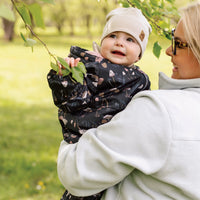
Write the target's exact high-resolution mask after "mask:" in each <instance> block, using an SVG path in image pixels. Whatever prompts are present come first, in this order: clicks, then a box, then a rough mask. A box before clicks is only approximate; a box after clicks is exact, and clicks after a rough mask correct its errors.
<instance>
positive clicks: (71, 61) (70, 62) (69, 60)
mask: <svg viewBox="0 0 200 200" xmlns="http://www.w3.org/2000/svg"><path fill="white" fill-rule="evenodd" d="M80 60H81V59H80V58H76V59H74V58H73V57H67V58H65V61H66V62H67V64H68V65H69V66H70V67H76V66H77V65H78V63H79V61H80Z"/></svg>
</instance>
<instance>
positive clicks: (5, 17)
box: [0, 2, 15, 41]
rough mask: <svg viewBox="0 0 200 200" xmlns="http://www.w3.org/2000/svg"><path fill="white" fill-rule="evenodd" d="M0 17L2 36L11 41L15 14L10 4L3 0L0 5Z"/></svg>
mask: <svg viewBox="0 0 200 200" xmlns="http://www.w3.org/2000/svg"><path fill="white" fill-rule="evenodd" d="M0 17H1V18H2V24H3V30H4V38H5V39H6V40H7V41H12V39H13V37H14V26H15V14H14V12H13V7H12V5H11V4H8V3H7V2H4V4H1V5H0Z"/></svg>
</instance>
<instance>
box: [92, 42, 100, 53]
mask: <svg viewBox="0 0 200 200" xmlns="http://www.w3.org/2000/svg"><path fill="white" fill-rule="evenodd" d="M92 48H93V51H94V52H97V53H99V54H100V48H101V47H100V46H99V45H98V44H97V43H96V42H93V43H92Z"/></svg>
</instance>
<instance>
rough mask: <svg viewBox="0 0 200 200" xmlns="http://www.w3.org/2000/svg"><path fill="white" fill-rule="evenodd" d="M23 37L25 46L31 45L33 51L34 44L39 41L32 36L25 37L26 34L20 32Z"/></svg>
mask: <svg viewBox="0 0 200 200" xmlns="http://www.w3.org/2000/svg"><path fill="white" fill-rule="evenodd" d="M20 35H21V38H22V39H23V40H24V46H25V47H31V49H32V51H33V46H34V45H35V44H36V43H37V42H36V41H35V40H33V39H31V38H27V39H26V38H25V37H24V35H23V34H22V33H20Z"/></svg>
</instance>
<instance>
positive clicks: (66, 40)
mask: <svg viewBox="0 0 200 200" xmlns="http://www.w3.org/2000/svg"><path fill="white" fill-rule="evenodd" d="M51 1H52V2H51ZM25 2H26V3H30V4H33V3H34V2H37V3H38V4H39V5H40V6H41V8H42V15H43V19H44V25H45V28H41V27H37V26H35V25H34V24H32V28H33V30H34V32H35V33H36V34H37V35H38V36H39V37H40V38H41V39H42V41H44V42H45V43H46V44H47V45H48V47H49V49H50V50H51V51H52V52H53V53H55V54H56V55H59V56H61V57H66V56H67V54H68V52H69V48H70V46H71V45H77V46H81V47H83V48H86V49H90V50H91V48H92V41H96V42H99V40H100V36H101V33H102V29H103V27H104V24H105V16H106V14H107V13H108V12H109V11H110V10H112V9H113V8H116V7H118V6H120V4H122V3H125V1H124V0H123V1H120V2H119V1H117V0H107V1H106V0H99V1H97V0H55V1H53V0H37V1H34V0H25ZM48 2H49V3H48ZM53 2H54V3H53ZM131 2H132V3H134V2H135V0H131ZM137 2H139V1H137ZM141 2H144V3H145V2H149V1H145V0H144V1H141ZM151 2H152V3H153V2H155V3H158V1H157V0H151ZM159 2H161V1H159ZM163 2H166V1H163ZM188 2H190V0H176V1H175V2H174V6H175V7H176V8H180V7H182V6H185V5H186V4H187V3H188ZM169 5H170V2H169ZM124 6H126V5H124ZM5 7H6V8H5ZM7 8H9V9H7ZM12 9H13V8H12V4H11V1H9V0H1V1H0V16H1V18H0V60H1V62H0V63H1V64H0V69H1V70H0V91H1V92H0V137H1V140H0V149H1V154H0V185H1V186H0V200H47V199H48V200H56V199H57V200H58V199H59V198H60V197H61V194H62V193H63V191H64V188H63V186H62V185H61V183H60V181H59V180H58V177H57V171H56V159H57V152H58V147H59V144H60V141H61V140H62V134H61V128H60V125H59V122H58V119H57V108H56V107H55V105H54V104H53V100H52V96H51V91H50V89H49V87H48V84H47V80H46V75H47V73H48V71H49V69H50V59H51V58H50V57H49V55H48V54H47V53H46V51H45V49H44V46H43V45H41V44H40V43H37V44H36V45H35V47H34V51H33V53H32V51H31V49H30V48H27V47H24V45H23V44H24V41H23V40H22V38H21V37H20V33H23V35H24V36H25V37H30V38H32V35H31V33H30V31H29V30H27V29H26V28H25V27H24V23H23V21H22V20H21V18H20V17H19V15H18V14H17V13H16V11H15V10H13V12H14V16H12V14H10V13H9V10H12ZM156 9H157V8H155V10H156ZM169 9H170V8H169ZM5 10H7V12H6V13H5V12H4V11H5ZM152 12H153V11H152ZM3 16H9V17H10V19H9V18H8V19H7V18H5V17H3ZM177 19H178V17H177V16H174V18H171V17H170V21H169V19H168V18H167V16H166V19H165V20H166V21H169V22H170V23H171V26H175V22H176V20H177ZM32 20H33V19H32ZM33 21H34V20H33ZM158 21H159V23H161V24H162V22H161V21H160V19H159V18H158ZM161 24H160V25H161ZM168 28H169V27H168ZM155 41H158V42H159V43H160V44H161V46H162V47H163V49H162V50H161V55H160V57H159V59H157V58H156V57H155V56H153V53H152V48H153V45H154V42H155ZM170 44H171V43H170V40H168V39H166V38H165V37H163V36H160V35H159V34H158V33H157V32H156V31H154V32H153V33H152V34H151V36H150V38H149V43H148V46H147V49H146V51H145V54H144V56H143V58H142V59H141V60H140V61H139V62H138V63H137V64H138V65H139V66H140V68H141V69H142V70H144V71H145V72H146V73H147V74H148V75H149V77H150V80H151V83H152V89H157V88H158V72H159V71H163V72H165V73H166V74H168V75H169V76H170V74H171V68H172V67H170V66H171V64H170V58H169V57H168V56H166V55H165V49H166V47H168V46H169V45H170Z"/></svg>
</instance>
